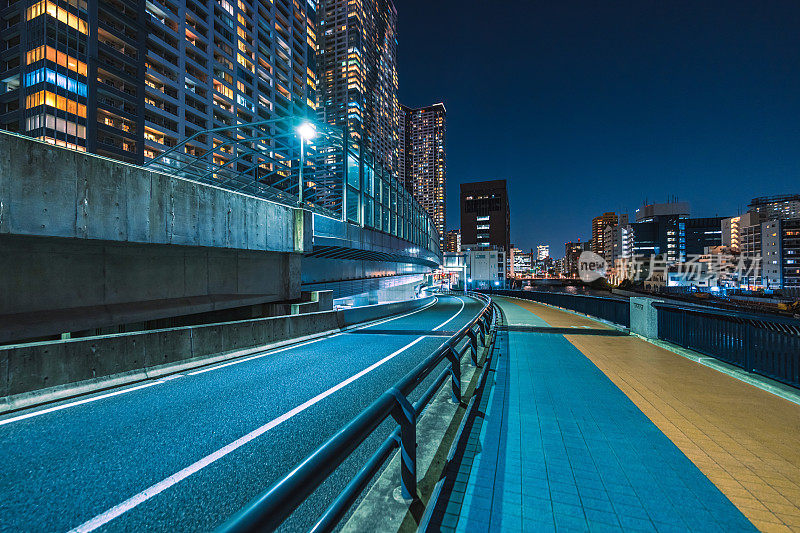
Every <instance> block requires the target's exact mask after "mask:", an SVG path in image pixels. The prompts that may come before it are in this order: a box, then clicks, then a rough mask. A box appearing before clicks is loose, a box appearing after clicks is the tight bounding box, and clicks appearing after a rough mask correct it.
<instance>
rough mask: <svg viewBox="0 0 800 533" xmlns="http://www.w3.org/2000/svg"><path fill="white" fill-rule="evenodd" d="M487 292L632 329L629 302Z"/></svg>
mask: <svg viewBox="0 0 800 533" xmlns="http://www.w3.org/2000/svg"><path fill="white" fill-rule="evenodd" d="M485 292H487V293H490V294H499V295H501V296H514V297H515V298H522V299H524V300H531V301H534V302H540V303H543V304H548V305H554V306H556V307H562V308H564V309H569V310H571V311H577V312H578V313H583V314H585V315H591V316H595V317H597V318H602V319H603V320H608V321H609V322H613V323H614V324H619V325H621V326H625V327H630V325H631V314H630V307H629V304H628V300H622V299H618V298H605V297H602V296H587V295H583V294H569V293H564V292H541V291H512V290H503V289H500V290H491V291H485Z"/></svg>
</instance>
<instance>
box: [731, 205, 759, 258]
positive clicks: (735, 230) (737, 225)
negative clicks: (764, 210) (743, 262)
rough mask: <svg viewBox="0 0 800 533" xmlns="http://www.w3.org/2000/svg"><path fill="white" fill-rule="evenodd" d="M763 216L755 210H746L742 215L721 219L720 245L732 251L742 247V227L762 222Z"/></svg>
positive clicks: (737, 250) (735, 251)
mask: <svg viewBox="0 0 800 533" xmlns="http://www.w3.org/2000/svg"><path fill="white" fill-rule="evenodd" d="M763 220H764V216H763V215H761V214H759V213H756V212H747V213H745V214H743V215H739V216H735V217H730V218H724V219H722V224H721V227H722V245H723V246H726V247H728V248H729V249H730V251H731V252H733V253H739V252H740V251H741V249H742V234H743V231H744V228H746V227H748V226H755V225H756V224H760V223H761V222H763Z"/></svg>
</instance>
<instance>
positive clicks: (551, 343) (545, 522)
mask: <svg viewBox="0 0 800 533" xmlns="http://www.w3.org/2000/svg"><path fill="white" fill-rule="evenodd" d="M501 305H502V307H503V310H504V312H505V314H506V319H507V321H508V324H509V325H511V326H514V325H529V326H538V327H539V328H546V327H547V326H548V323H546V322H545V321H544V320H542V319H541V318H539V317H538V316H536V315H534V314H532V313H531V312H529V311H526V310H524V309H522V308H521V307H519V306H517V305H515V304H512V303H509V302H503V303H501ZM595 325H596V324H595ZM511 329H512V331H509V332H508V333H506V334H505V335H501V336H500V341H501V345H500V347H499V354H500V356H499V357H497V358H496V359H495V361H496V368H495V376H494V381H495V383H494V386H493V387H492V389H491V392H490V394H488V395H484V396H485V398H484V404H485V405H483V406H482V407H483V409H482V411H484V412H485V414H486V416H485V419H484V420H483V421H482V423H477V424H475V425H474V426H473V432H474V434H473V435H471V438H472V442H471V443H470V445H469V446H468V449H467V450H466V453H465V454H464V458H463V461H462V464H461V466H460V475H459V479H457V480H456V483H455V484H454V485H453V486H452V492H451V493H450V494H449V495H448V497H449V504H448V505H447V507H446V509H445V514H444V515H443V518H442V522H441V523H440V524H439V526H440V527H441V529H442V530H445V531H452V530H457V531H466V532H478V531H490V530H491V531H503V530H507V531H522V530H524V531H551V530H558V531H587V530H589V531H606V530H608V531H618V530H620V529H623V530H626V531H687V530H692V531H752V530H754V529H755V528H754V526H753V525H752V524H751V523H750V522H749V521H748V520H747V519H746V518H745V517H744V516H743V515H742V513H741V512H740V511H739V510H738V509H737V508H736V507H735V506H734V505H733V504H732V503H731V502H730V500H728V498H726V497H725V496H724V495H723V494H722V493H721V492H720V490H719V489H718V488H717V487H716V486H714V484H712V483H711V482H710V481H709V479H708V478H707V477H706V476H705V475H703V473H702V472H701V471H700V470H699V469H698V468H697V467H696V466H695V465H694V464H693V463H692V462H691V461H690V460H689V459H687V457H686V456H685V455H684V454H683V453H682V452H681V451H680V450H679V449H678V448H677V447H676V446H675V445H674V444H673V442H672V441H670V439H669V438H667V436H665V435H664V433H662V432H661V431H660V430H659V429H658V427H656V425H654V424H653V422H651V421H650V420H649V419H648V418H647V416H645V415H644V414H643V413H642V411H640V410H639V408H637V406H636V405H635V404H634V403H633V402H632V401H631V400H630V399H629V398H628V397H627V396H626V395H625V393H623V392H622V391H621V390H620V389H619V388H618V387H617V386H615V385H614V383H613V382H612V381H611V380H609V379H608V378H607V377H606V376H605V375H604V374H603V372H601V371H600V370H599V369H598V368H597V367H596V366H595V365H594V364H593V363H592V362H591V361H590V360H589V359H587V357H586V356H585V355H583V354H582V353H581V352H580V351H579V350H578V349H577V348H575V346H573V345H572V344H571V343H570V342H569V341H568V340H567V339H566V338H565V337H564V336H563V335H560V334H557V333H544V332H540V331H541V330H536V331H535V332H526V331H518V330H519V329H520V328H511ZM591 333H592V332H591V331H590V330H587V331H585V332H583V334H582V335H580V337H581V338H587V339H588V338H591V337H593V335H592V334H591ZM598 338H600V337H598ZM603 338H611V339H613V337H603ZM503 343H504V344H503ZM478 422H480V420H478Z"/></svg>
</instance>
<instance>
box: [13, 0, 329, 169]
mask: <svg viewBox="0 0 800 533" xmlns="http://www.w3.org/2000/svg"><path fill="white" fill-rule="evenodd" d="M3 16H4V17H6V20H8V19H9V18H10V19H11V20H14V21H15V23H14V24H13V25H12V26H11V27H9V28H7V29H6V30H4V32H3V38H4V39H5V40H6V43H7V44H11V45H13V46H11V47H8V46H7V47H6V48H8V49H7V50H6V51H5V52H4V53H3V60H4V61H3V65H4V66H5V71H4V73H3V74H2V79H3V80H4V81H3V86H2V90H3V91H4V93H3V94H2V96H1V97H0V108H1V110H2V111H4V113H2V114H0V116H1V117H2V119H1V120H2V124H0V127H3V128H4V129H7V130H11V131H17V132H20V133H23V134H25V135H30V136H32V137H36V138H40V139H43V140H46V141H47V142H51V143H53V144H57V145H60V146H66V147H69V148H74V149H78V150H87V151H90V152H94V153H97V154H100V155H104V156H108V157H112V158H115V159H119V160H122V161H126V162H130V163H136V164H142V163H144V162H146V161H147V160H149V159H152V158H154V157H157V156H158V155H159V154H161V153H163V152H164V151H165V150H168V149H169V148H172V147H173V146H175V145H176V144H178V142H180V141H182V140H183V139H186V138H188V137H191V136H192V135H195V134H198V133H199V132H201V131H202V130H207V129H211V128H218V127H224V126H235V125H237V124H245V123H252V122H256V121H260V120H270V119H272V118H277V117H279V116H289V115H293V116H315V107H316V100H317V95H316V75H315V70H316V66H315V61H316V53H317V43H316V34H317V32H316V28H315V25H316V18H317V14H316V12H315V10H314V7H313V4H312V3H309V2H290V1H288V0H275V1H274V2H268V1H265V0H240V1H238V2H236V3H232V2H227V1H224V2H222V1H221V2H211V1H199V2H198V1H192V0H187V1H186V2H179V3H171V2H165V3H159V2H145V1H142V0H104V1H99V0H88V1H86V0H44V1H39V2H36V1H33V0H28V1H20V2H15V3H13V4H11V5H10V6H9V7H7V8H6V9H5V10H3ZM263 133H264V134H265V135H266V136H269V135H279V134H281V133H284V134H285V133H287V132H273V131H268V130H265V131H263ZM223 142H224V139H223V138H222V137H221V136H220V137H217V136H214V135H200V136H198V137H196V138H195V139H193V140H192V142H191V143H189V144H187V145H186V146H185V147H184V150H185V151H186V152H187V153H190V154H197V153H204V152H205V151H207V150H208V149H210V148H212V147H214V146H217V145H219V144H221V143H223ZM258 144H259V146H258V147H257V148H258V149H262V150H266V151H269V149H270V148H271V146H270V143H269V141H267V140H265V141H263V142H260V143H258ZM219 157H221V158H222V156H219Z"/></svg>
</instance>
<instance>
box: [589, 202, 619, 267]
mask: <svg viewBox="0 0 800 533" xmlns="http://www.w3.org/2000/svg"><path fill="white" fill-rule="evenodd" d="M617 220H618V218H617V214H616V213H613V212H608V213H603V214H602V215H600V216H597V217H594V218H593V219H592V251H593V252H594V253H596V254H597V255H600V256H602V255H603V254H604V253H605V240H604V239H605V237H604V232H605V229H606V226H616V225H617Z"/></svg>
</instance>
